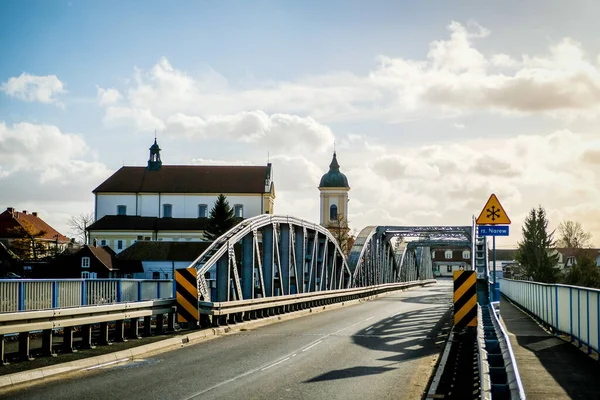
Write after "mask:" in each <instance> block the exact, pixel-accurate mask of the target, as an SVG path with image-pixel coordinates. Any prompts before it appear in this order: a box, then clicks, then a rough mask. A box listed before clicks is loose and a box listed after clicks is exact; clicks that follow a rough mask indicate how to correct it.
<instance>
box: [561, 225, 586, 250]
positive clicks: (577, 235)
mask: <svg viewBox="0 0 600 400" xmlns="http://www.w3.org/2000/svg"><path fill="white" fill-rule="evenodd" d="M558 235H559V237H558V242H557V245H558V247H566V248H568V249H582V248H584V247H589V245H590V240H591V239H592V234H591V233H589V232H586V231H584V230H583V227H582V226H581V224H580V223H579V222H574V221H563V222H561V223H560V225H558Z"/></svg>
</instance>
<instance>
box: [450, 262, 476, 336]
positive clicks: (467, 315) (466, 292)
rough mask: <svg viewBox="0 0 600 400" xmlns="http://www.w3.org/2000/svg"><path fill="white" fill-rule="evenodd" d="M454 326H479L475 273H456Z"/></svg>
mask: <svg viewBox="0 0 600 400" xmlns="http://www.w3.org/2000/svg"><path fill="white" fill-rule="evenodd" d="M454 326H456V327H459V328H462V327H465V326H477V274H476V273H475V271H454Z"/></svg>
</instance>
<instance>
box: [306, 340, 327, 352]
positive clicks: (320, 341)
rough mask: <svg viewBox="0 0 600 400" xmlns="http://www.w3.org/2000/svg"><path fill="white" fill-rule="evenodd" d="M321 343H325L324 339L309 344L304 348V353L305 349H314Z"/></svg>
mask: <svg viewBox="0 0 600 400" xmlns="http://www.w3.org/2000/svg"><path fill="white" fill-rule="evenodd" d="M319 343H323V341H322V340H319V341H318V342H317V343H313V344H311V345H310V346H308V347H307V348H305V349H304V350H302V352H303V353H304V352H305V351H307V350H310V349H312V348H313V347H315V346H316V345H318V344H319Z"/></svg>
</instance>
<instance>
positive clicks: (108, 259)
mask: <svg viewBox="0 0 600 400" xmlns="http://www.w3.org/2000/svg"><path fill="white" fill-rule="evenodd" d="M86 246H87V245H86ZM87 247H88V248H89V249H90V251H91V252H92V254H93V255H94V256H96V258H97V259H98V261H100V262H101V263H102V264H104V266H105V267H106V268H107V269H108V270H109V271H113V270H115V269H118V268H116V267H115V266H114V265H113V258H115V257H116V253H115V252H114V251H113V250H112V249H111V248H110V247H108V246H96V247H94V246H87Z"/></svg>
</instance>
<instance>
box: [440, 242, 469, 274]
mask: <svg viewBox="0 0 600 400" xmlns="http://www.w3.org/2000/svg"><path fill="white" fill-rule="evenodd" d="M431 261H432V263H433V275H434V276H448V277H451V276H453V273H454V271H459V270H460V269H461V268H462V269H463V270H467V269H469V268H470V267H471V250H470V249H468V248H464V249H453V248H436V249H433V250H432V252H431Z"/></svg>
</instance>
